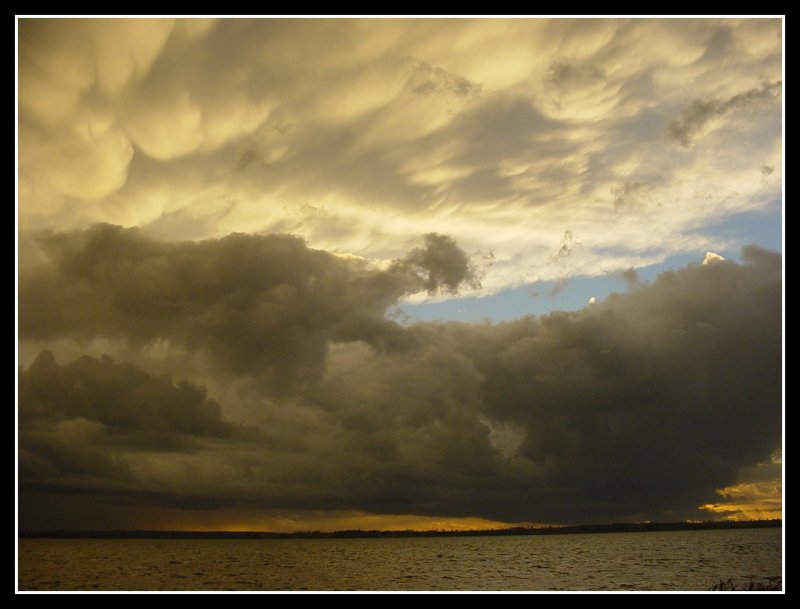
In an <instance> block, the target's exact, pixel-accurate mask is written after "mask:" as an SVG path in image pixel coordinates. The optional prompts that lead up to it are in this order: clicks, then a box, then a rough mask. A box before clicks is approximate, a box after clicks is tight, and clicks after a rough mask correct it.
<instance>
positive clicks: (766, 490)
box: [700, 478, 783, 520]
mask: <svg viewBox="0 0 800 609" xmlns="http://www.w3.org/2000/svg"><path fill="white" fill-rule="evenodd" d="M782 486H783V484H782V482H781V479H780V478H776V479H774V480H769V481H767V482H742V483H741V484H734V485H733V486H726V487H725V488H722V489H719V490H718V491H717V493H718V494H719V495H720V496H721V497H723V498H724V499H725V501H721V502H719V503H706V504H705V505H701V506H700V509H701V510H706V511H707V512H711V513H712V514H714V515H715V516H721V517H722V519H723V520H770V519H774V518H782V514H783V509H782V508H783V502H782V498H781V497H782V495H781V491H782Z"/></svg>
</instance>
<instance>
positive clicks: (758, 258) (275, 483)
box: [20, 226, 782, 527]
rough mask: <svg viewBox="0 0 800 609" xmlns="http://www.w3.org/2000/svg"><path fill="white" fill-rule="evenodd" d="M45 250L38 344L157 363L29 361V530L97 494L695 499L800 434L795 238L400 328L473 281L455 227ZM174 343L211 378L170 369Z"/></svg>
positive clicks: (521, 503)
mask: <svg viewBox="0 0 800 609" xmlns="http://www.w3.org/2000/svg"><path fill="white" fill-rule="evenodd" d="M43 247H44V249H45V250H46V251H47V252H48V254H49V256H50V262H49V263H48V265H46V266H43V267H42V268H40V269H39V270H38V271H37V272H28V273H26V274H25V275H24V276H22V277H21V278H20V295H21V301H20V302H21V307H22V310H24V311H26V314H25V315H23V316H22V317H21V319H20V331H21V340H22V341H23V347H24V346H25V344H26V343H27V344H29V345H37V344H42V343H45V344H47V343H51V344H52V345H53V349H57V348H59V345H63V344H64V341H66V342H67V343H70V344H73V345H74V346H75V347H76V348H80V346H81V345H86V346H87V347H84V348H89V349H92V348H96V347H92V345H93V344H95V343H93V342H91V341H89V340H88V338H87V337H95V338H94V340H95V341H96V340H98V339H99V338H103V339H104V340H106V342H105V343H103V348H104V349H107V351H106V352H110V353H112V355H114V356H115V357H117V358H119V357H120V355H118V354H123V353H124V354H127V357H130V358H131V359H133V360H135V361H136V362H137V363H136V366H135V367H134V366H132V365H130V364H114V363H112V362H111V361H110V360H98V359H95V358H94V357H89V358H81V359H78V360H75V361H73V362H71V363H66V364H57V363H56V362H55V361H54V359H53V357H52V356H50V355H48V354H47V353H45V354H43V355H40V356H39V357H38V358H37V359H36V360H35V361H34V363H33V364H31V365H30V366H29V367H28V368H27V369H25V370H23V371H22V373H21V380H20V385H21V388H22V390H21V399H20V421H21V425H22V426H23V427H22V434H21V443H20V447H21V450H22V451H23V453H21V454H23V455H24V457H25V458H24V459H23V460H22V461H23V462H24V463H25V464H26V465H25V470H24V471H25V475H24V476H23V477H22V478H21V484H22V487H21V489H22V490H21V493H22V496H23V499H24V502H23V508H24V509H23V514H26V513H27V514H29V516H26V518H28V520H25V521H24V523H23V524H26V523H27V524H26V526H35V525H36V522H37V520H36V516H35V515H36V514H41V513H42V510H43V507H42V503H41V502H42V501H47V502H48V504H49V505H62V504H63V506H64V510H65V512H64V513H71V512H70V510H71V509H72V508H70V507H69V506H73V507H74V506H75V505H78V504H77V503H75V502H78V501H79V500H78V499H77V497H78V496H81V497H86V496H91V497H94V498H95V499H96V500H97V501H99V502H101V503H102V504H104V505H106V506H107V508H108V514H109V515H107V516H106V518H107V519H108V520H109V521H113V520H114V516H113V514H115V513H116V514H117V516H116V518H117V521H116V522H117V526H120V523H122V524H124V522H125V519H126V518H127V517H126V516H125V514H126V513H127V512H126V511H125V509H123V507H122V506H124V505H139V506H141V509H142V511H143V512H144V513H146V512H147V511H148V510H153V514H155V513H156V512H157V511H158V509H161V508H160V507H159V506H161V507H163V506H164V505H169V506H174V507H175V508H176V509H179V510H180V509H188V508H189V507H190V506H194V508H195V509H198V510H210V511H213V510H216V509H224V510H228V512H226V513H231V511H232V512H234V513H235V512H236V510H242V513H245V512H247V513H251V514H252V513H253V510H259V509H261V510H267V511H269V513H274V511H275V510H278V511H280V510H284V511H286V510H330V511H333V512H335V511H337V510H338V511H342V510H344V511H353V510H355V511H360V512H365V513H371V514H416V515H425V516H431V517H438V516H452V517H459V516H470V517H481V518H486V519H490V520H501V521H509V522H520V521H536V522H592V521H594V522H599V521H610V520H620V519H639V520H641V519H647V518H650V519H657V518H661V519H679V518H690V517H698V516H699V514H700V513H699V512H698V507H699V506H701V505H706V504H712V503H714V502H716V501H717V495H716V489H724V488H727V487H730V486H732V485H735V484H739V483H742V482H746V481H747V479H746V478H745V479H742V478H741V476H745V475H746V474H747V471H749V470H748V468H752V467H754V466H755V465H757V464H758V463H761V462H763V461H764V460H765V459H767V458H769V455H770V454H771V453H772V452H773V451H774V450H775V449H776V448H777V447H779V446H780V442H781V391H780V387H781V383H780V375H781V366H780V362H781V335H782V331H781V307H780V302H781V290H782V285H781V258H780V256H779V255H777V254H774V253H771V252H768V251H765V250H761V249H759V248H755V247H750V248H747V249H746V250H745V251H743V254H742V260H743V263H742V264H737V263H735V262H732V261H729V260H725V261H718V262H717V263H715V264H709V265H693V266H688V267H686V268H683V269H680V270H675V271H669V272H666V273H663V274H662V275H660V276H659V277H658V279H657V280H655V281H654V282H652V283H648V284H646V285H642V286H641V287H639V288H638V289H637V290H634V291H630V292H626V293H623V294H613V295H611V296H609V297H607V298H605V299H603V300H602V301H600V302H596V303H594V304H593V305H592V306H590V307H586V308H584V309H582V310H580V311H576V312H556V313H552V314H550V315H545V316H541V317H524V318H521V319H519V320H516V321H511V322H505V323H499V324H496V325H492V324H488V323H486V324H463V323H455V322H451V323H420V324H412V325H408V326H401V325H399V324H396V323H395V322H392V321H390V320H387V319H385V318H384V314H385V312H386V311H387V310H388V309H389V307H391V306H392V304H393V303H394V302H396V300H397V299H398V298H399V297H400V296H401V295H402V294H404V293H407V292H408V291H413V290H426V289H429V287H434V286H435V287H440V288H443V289H445V290H449V289H450V288H451V287H452V286H454V285H458V282H459V281H463V280H464V279H467V278H469V267H468V264H467V262H466V260H467V259H466V256H465V254H464V253H463V252H462V251H461V250H460V249H459V248H458V246H457V245H456V244H455V243H454V242H453V241H452V240H451V239H450V238H448V237H445V236H443V235H437V234H430V235H428V236H427V237H426V240H425V244H424V245H423V246H422V247H420V248H419V249H415V250H412V252H411V253H410V254H408V255H407V256H406V257H405V258H404V259H399V260H398V261H396V262H395V263H393V264H390V265H388V266H387V267H386V269H385V270H378V269H370V268H368V267H367V266H366V265H365V263H364V262H363V261H359V260H357V259H353V258H351V257H344V258H342V257H338V256H333V255H331V254H328V253H326V252H322V251H318V250H313V249H310V248H308V247H307V246H306V245H305V244H304V243H303V242H302V241H301V240H300V239H297V238H294V237H288V236H276V235H272V236H250V235H231V236H230V237H226V238H223V239H212V240H207V241H202V242H197V243H193V242H169V241H159V240H155V239H152V238H149V237H145V236H144V235H142V234H141V233H140V232H138V231H135V230H125V229H121V228H119V227H111V226H98V227H95V228H93V229H90V230H87V231H80V232H68V233H51V234H49V235H47V236H45V237H44V238H43ZM54 302H57V303H59V306H58V307H57V308H56V307H53V306H52V303H54ZM154 341H158V344H159V345H161V347H159V348H163V349H166V350H167V351H169V350H177V351H176V352H177V353H179V354H183V359H182V360H181V359H178V360H176V361H178V362H179V363H180V361H183V362H184V367H185V369H186V375H185V377H188V378H191V379H192V381H193V383H196V385H182V384H180V383H179V384H177V385H175V384H173V383H172V382H171V381H169V380H168V379H165V378H163V377H161V376H159V373H158V369H159V367H160V366H162V365H163V361H164V360H163V359H161V358H159V357H155V356H154V355H153V354H154V352H155V351H154V348H155V347H154ZM203 355H205V356H208V357H209V358H210V359H209V361H208V363H207V365H206V366H205V367H200V368H198V367H193V365H192V361H193V358H195V357H198V356H203ZM173 363H174V362H173ZM140 367H144V368H145V369H151V370H153V372H144V371H143V370H141V369H140ZM198 385H205V386H207V387H208V388H209V389H208V390H207V391H208V393H206V392H205V391H204V390H202V389H200V388H199V386H198ZM208 396H214V397H213V399H212V398H210V397H208ZM234 425H235V427H234ZM232 430H233V431H232ZM243 430H249V431H247V432H245V431H243ZM137 434H138V436H143V437H145V438H151V441H150V442H149V443H148V442H144V441H142V442H141V443H138V444H137V443H136V442H134V441H133V439H132V438H134V437H137ZM112 436H113V438H114V439H113V440H112V439H111V438H112ZM117 438H122V439H121V440H118V439H117ZM187 438H188V440H187ZM170 440H173V441H170ZM189 440H190V441H189ZM72 447H74V448H75V449H74V450H70V449H71V448H72ZM77 447H79V448H77ZM115 447H120V448H115ZM115 454H116V456H114V455H115ZM26 506H27V507H26ZM37 506H38V507H37ZM154 518H155V516H154ZM39 522H44V520H40V521H39ZM72 522H73V524H72V525H70V526H84V527H86V526H90V525H87V524H86V522H85V521H81V520H80V517H79V516H75V518H74V519H73V520H72ZM79 522H83V524H82V525H79V524H75V523H79Z"/></svg>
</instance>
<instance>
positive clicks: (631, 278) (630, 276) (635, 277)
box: [622, 267, 642, 289]
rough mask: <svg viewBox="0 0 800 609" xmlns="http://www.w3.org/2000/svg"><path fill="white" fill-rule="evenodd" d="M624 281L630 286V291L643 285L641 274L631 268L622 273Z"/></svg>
mask: <svg viewBox="0 0 800 609" xmlns="http://www.w3.org/2000/svg"><path fill="white" fill-rule="evenodd" d="M622 279H623V280H624V281H625V283H626V284H627V285H628V289H633V288H635V287H638V286H639V285H640V284H641V281H642V280H641V278H640V277H639V273H637V272H636V269H635V268H633V267H631V268H629V269H627V270H625V271H622Z"/></svg>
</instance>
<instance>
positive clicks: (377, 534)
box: [19, 520, 783, 539]
mask: <svg viewBox="0 0 800 609" xmlns="http://www.w3.org/2000/svg"><path fill="white" fill-rule="evenodd" d="M782 526H783V521H782V520H745V521H709V522H641V523H614V524H582V525H569V526H551V527H509V528H505V529H483V530H464V531H457V530H452V531H451V530H441V531H412V530H407V531H377V530H367V531H365V530H361V529H355V530H346V531H329V532H326V531H295V532H292V533H279V532H271V531H124V530H123V531H23V532H20V533H19V538H20V539H371V538H394V537H499V536H510V535H574V534H587V533H591V534H594V533H648V532H658V531H706V530H717V529H755V528H765V527H782Z"/></svg>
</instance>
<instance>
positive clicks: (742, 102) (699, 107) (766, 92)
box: [667, 81, 782, 148]
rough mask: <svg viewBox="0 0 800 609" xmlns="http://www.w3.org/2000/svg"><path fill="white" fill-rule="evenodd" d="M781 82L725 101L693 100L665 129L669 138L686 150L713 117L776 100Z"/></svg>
mask: <svg viewBox="0 0 800 609" xmlns="http://www.w3.org/2000/svg"><path fill="white" fill-rule="evenodd" d="M781 90H782V82H781V81H777V82H772V83H767V84H764V85H762V86H761V87H758V88H754V89H749V90H748V91H745V92H744V93H739V94H737V95H734V96H733V97H730V98H728V99H726V100H719V99H712V100H703V99H696V100H694V101H693V102H692V103H691V104H690V105H689V106H688V107H687V108H686V109H684V111H683V113H682V114H681V117H680V118H679V119H676V120H674V121H672V122H671V123H670V124H669V126H668V127H667V134H668V135H669V137H670V138H671V139H673V140H675V141H676V142H678V143H679V144H680V145H681V146H683V147H684V148H688V147H689V146H690V145H691V144H692V142H693V141H694V139H695V137H696V136H697V135H698V134H699V133H701V132H702V131H703V128H704V127H705V126H706V125H707V124H708V123H709V122H710V121H711V120H712V119H713V118H715V117H718V116H723V115H725V114H728V113H729V112H732V111H734V110H743V109H746V108H752V107H755V106H758V105H760V104H763V103H765V102H768V101H770V100H773V99H775V98H778V97H779V96H780V94H781Z"/></svg>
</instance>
